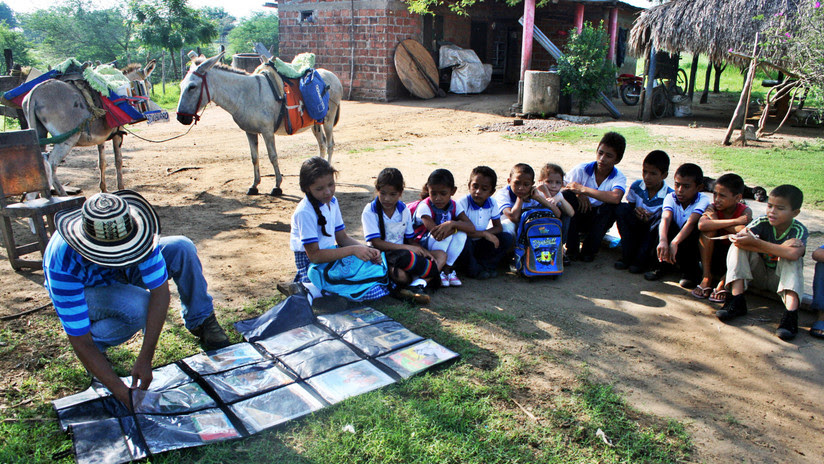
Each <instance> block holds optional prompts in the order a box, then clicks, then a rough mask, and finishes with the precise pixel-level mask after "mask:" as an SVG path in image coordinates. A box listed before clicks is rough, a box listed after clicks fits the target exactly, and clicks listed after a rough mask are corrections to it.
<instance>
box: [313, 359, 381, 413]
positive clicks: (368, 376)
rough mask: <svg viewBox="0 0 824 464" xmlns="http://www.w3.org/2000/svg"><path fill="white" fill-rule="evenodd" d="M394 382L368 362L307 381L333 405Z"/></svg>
mask: <svg viewBox="0 0 824 464" xmlns="http://www.w3.org/2000/svg"><path fill="white" fill-rule="evenodd" d="M393 382H394V380H392V377H389V376H388V375H386V374H385V373H384V372H383V371H381V370H380V369H378V368H377V367H375V366H373V365H372V363H370V362H369V361H366V360H363V361H358V362H356V363H353V364H349V365H346V366H343V367H339V368H337V369H335V370H332V371H329V372H325V373H323V374H320V375H317V376H315V377H312V378H310V379H309V380H307V381H306V383H308V384H309V385H311V386H312V387H313V388H314V389H315V390H317V391H318V393H320V395H321V396H322V397H323V398H324V399H325V400H326V401H328V402H330V403H333V404H334V403H337V402H339V401H343V400H344V399H346V398H349V397H350V396H355V395H360V394H361V393H366V392H369V391H372V390H374V389H376V388H380V387H383V386H385V385H389V384H391V383H393Z"/></svg>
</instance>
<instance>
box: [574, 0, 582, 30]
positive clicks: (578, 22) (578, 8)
mask: <svg viewBox="0 0 824 464" xmlns="http://www.w3.org/2000/svg"><path fill="white" fill-rule="evenodd" d="M575 29H578V33H579V34H580V33H581V31H583V30H584V4H583V3H578V4H576V5H575Z"/></svg>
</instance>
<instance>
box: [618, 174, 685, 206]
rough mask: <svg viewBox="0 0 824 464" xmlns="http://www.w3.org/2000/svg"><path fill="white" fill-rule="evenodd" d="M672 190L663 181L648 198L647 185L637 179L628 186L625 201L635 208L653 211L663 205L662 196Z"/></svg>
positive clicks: (664, 196) (665, 195)
mask: <svg viewBox="0 0 824 464" xmlns="http://www.w3.org/2000/svg"><path fill="white" fill-rule="evenodd" d="M673 191H674V190H672V187H670V186H669V185H667V183H666V182H664V185H663V186H661V188H660V189H658V192H657V193H656V194H655V196H654V197H652V198H650V197H649V193H648V192H647V185H646V184H645V183H644V181H643V180H640V179H639V180H636V181H635V182H633V183H632V185H630V186H629V191H628V192H627V203H629V204H631V205H633V206H635V207H636V208H638V207H641V208H644V209H645V210H647V211H649V212H650V213H655V212H658V211H659V210H660V209H661V208H662V207H663V206H664V198H666V197H667V195H669V194H670V193H672V192H673Z"/></svg>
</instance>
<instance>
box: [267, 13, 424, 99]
mask: <svg viewBox="0 0 824 464" xmlns="http://www.w3.org/2000/svg"><path fill="white" fill-rule="evenodd" d="M351 8H352V3H351V2H349V1H334V0H332V1H308V0H307V1H291V2H288V3H287V2H281V3H280V5H279V7H278V14H279V16H280V58H281V59H282V60H284V61H290V60H291V59H292V58H293V57H294V56H295V55H297V54H298V53H303V52H311V53H314V54H315V55H317V59H316V66H317V67H319V68H326V69H328V70H330V71H332V72H333V73H335V74H336V75H337V76H338V78H339V79H340V80H341V83H342V84H343V95H344V98H348V96H349V92H350V87H351V96H352V99H357V100H378V101H387V100H391V99H393V98H397V97H398V96H399V95H403V94H404V93H405V92H406V90H405V89H404V88H403V85H402V84H401V82H400V79H398V76H397V73H396V72H395V62H394V56H395V47H396V46H397V45H398V41H399V40H403V39H410V38H412V39H415V40H418V41H420V40H421V31H422V20H421V17H420V16H419V15H413V14H412V13H409V11H408V10H407V5H406V4H405V3H402V2H399V1H393V0H365V1H364V0H355V1H354V8H355V11H354V13H355V14H354V17H353V15H352V10H351ZM310 13H311V18H312V19H311V20H307V17H308V16H309V14H310ZM301 18H303V19H304V20H303V21H301ZM353 18H354V78H351V77H350V76H351V73H352V69H353V68H352V66H351V63H352V60H351V57H352V48H353V47H352V44H353V43H352V25H353Z"/></svg>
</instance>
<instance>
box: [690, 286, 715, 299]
mask: <svg viewBox="0 0 824 464" xmlns="http://www.w3.org/2000/svg"><path fill="white" fill-rule="evenodd" d="M711 293H712V287H702V286H700V285H699V286H697V287H695V288H694V289H693V290H692V292H691V293H690V294H691V295H692V296H694V297H695V298H698V299H699V300H703V299H704V298H707V297H708V296H710V294H711Z"/></svg>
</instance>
